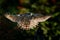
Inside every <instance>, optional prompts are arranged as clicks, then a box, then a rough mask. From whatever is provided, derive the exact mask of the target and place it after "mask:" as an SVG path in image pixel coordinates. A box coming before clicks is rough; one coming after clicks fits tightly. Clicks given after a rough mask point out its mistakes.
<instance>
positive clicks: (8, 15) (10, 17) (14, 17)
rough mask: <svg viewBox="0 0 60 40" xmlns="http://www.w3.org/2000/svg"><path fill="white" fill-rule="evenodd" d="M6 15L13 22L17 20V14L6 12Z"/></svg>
mask: <svg viewBox="0 0 60 40" xmlns="http://www.w3.org/2000/svg"><path fill="white" fill-rule="evenodd" d="M5 17H6V18H8V19H9V20H11V21H12V22H16V21H17V16H15V15H10V14H5Z"/></svg>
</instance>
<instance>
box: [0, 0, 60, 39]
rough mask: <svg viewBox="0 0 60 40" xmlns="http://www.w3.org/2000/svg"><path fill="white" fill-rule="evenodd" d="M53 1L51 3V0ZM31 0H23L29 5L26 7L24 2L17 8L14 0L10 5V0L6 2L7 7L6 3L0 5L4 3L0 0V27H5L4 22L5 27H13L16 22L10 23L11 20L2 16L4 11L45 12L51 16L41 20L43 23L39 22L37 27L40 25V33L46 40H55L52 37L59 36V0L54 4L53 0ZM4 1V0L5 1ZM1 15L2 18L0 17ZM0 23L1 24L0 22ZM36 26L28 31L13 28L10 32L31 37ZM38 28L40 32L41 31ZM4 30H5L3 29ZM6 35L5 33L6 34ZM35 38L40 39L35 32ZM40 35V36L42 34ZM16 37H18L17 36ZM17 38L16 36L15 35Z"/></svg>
mask: <svg viewBox="0 0 60 40" xmlns="http://www.w3.org/2000/svg"><path fill="white" fill-rule="evenodd" d="M50 1H51V2H53V3H51V2H50ZM50 1H49V0H32V1H31V2H29V0H28V1H27V0H26V1H25V2H24V3H28V2H29V4H30V6H29V7H28V8H27V6H26V4H23V6H24V8H21V9H17V5H18V4H17V2H16V0H15V1H14V5H15V4H16V5H15V6H13V5H11V2H10V3H9V4H10V5H9V4H8V2H7V4H8V5H7V6H8V7H7V8H6V7H5V6H6V5H4V6H2V4H3V3H4V0H0V15H1V14H3V15H2V16H0V22H2V24H3V26H0V29H2V30H3V29H4V28H2V27H6V25H5V24H7V25H9V26H8V28H7V29H9V30H10V29H13V28H12V27H15V26H16V24H15V23H12V22H11V21H9V20H8V19H6V18H5V17H4V13H5V12H9V13H11V14H16V13H26V12H33V13H45V14H51V15H52V17H51V18H50V19H49V20H47V21H45V22H43V23H39V25H38V26H37V27H40V28H41V30H42V32H43V33H42V34H43V35H44V36H45V38H47V39H48V40H52V39H53V40H55V39H54V38H56V37H58V36H59V37H58V38H56V39H58V40H59V38H60V9H59V8H60V7H59V4H60V1H57V2H56V3H55V4H54V2H55V1H52V0H50ZM5 2H6V1H5ZM1 17H2V18H1ZM0 25H1V24H0ZM37 30H38V28H35V29H33V30H32V29H31V30H29V31H26V30H20V29H19V30H17V31H18V32H17V31H16V30H15V29H14V30H13V32H12V34H15V35H16V36H17V35H18V36H19V37H20V38H21V36H20V35H22V37H23V38H24V37H27V36H29V37H31V36H35V33H36V32H37ZM41 30H40V32H41ZM5 31H6V30H5ZM6 35H7V34H6ZM37 35H38V36H37V40H40V35H41V34H38V33H37ZM43 35H42V36H43ZM19 37H18V38H19ZM16 38H17V37H16ZM45 38H44V39H45ZM27 40H29V38H27Z"/></svg>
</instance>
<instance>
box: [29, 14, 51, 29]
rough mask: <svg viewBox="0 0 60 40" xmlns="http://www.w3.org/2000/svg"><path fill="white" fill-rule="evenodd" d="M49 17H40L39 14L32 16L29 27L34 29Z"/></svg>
mask: <svg viewBox="0 0 60 40" xmlns="http://www.w3.org/2000/svg"><path fill="white" fill-rule="evenodd" d="M50 17H51V15H45V16H42V15H41V16H40V14H37V15H35V14H34V15H33V17H32V19H31V20H30V27H31V28H32V27H36V26H37V25H38V23H39V22H44V21H46V20H47V19H49V18H50Z"/></svg>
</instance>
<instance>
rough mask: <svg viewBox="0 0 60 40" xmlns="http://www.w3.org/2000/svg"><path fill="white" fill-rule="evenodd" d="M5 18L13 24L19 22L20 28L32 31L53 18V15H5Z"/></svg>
mask: <svg viewBox="0 0 60 40" xmlns="http://www.w3.org/2000/svg"><path fill="white" fill-rule="evenodd" d="M5 17H6V18H8V19H9V20H11V21H12V22H17V26H18V28H21V29H24V30H30V29H33V28H36V26H37V25H38V23H39V22H44V21H46V20H47V19H49V18H50V17H51V15H42V14H40V13H25V14H16V15H12V14H5Z"/></svg>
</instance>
